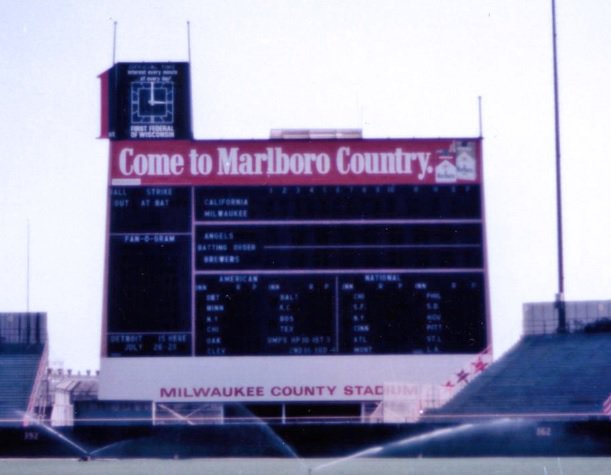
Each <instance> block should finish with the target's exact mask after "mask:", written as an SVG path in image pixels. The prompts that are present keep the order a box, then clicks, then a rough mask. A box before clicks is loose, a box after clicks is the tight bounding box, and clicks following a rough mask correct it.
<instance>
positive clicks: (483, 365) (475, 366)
mask: <svg viewBox="0 0 611 475" xmlns="http://www.w3.org/2000/svg"><path fill="white" fill-rule="evenodd" d="M471 364H472V365H473V369H474V370H475V372H476V373H481V372H482V371H484V370H485V369H486V368H487V367H488V363H484V362H483V361H482V359H481V358H478V359H477V361H476V362H475V363H471Z"/></svg>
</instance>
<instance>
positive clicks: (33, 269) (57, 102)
mask: <svg viewBox="0 0 611 475" xmlns="http://www.w3.org/2000/svg"><path fill="white" fill-rule="evenodd" d="M0 6H1V7H2V11H3V15H2V19H1V20H0V24H1V28H0V64H2V68H1V69H0V90H2V100H1V104H2V108H1V116H0V117H1V123H0V137H1V139H2V140H1V142H0V143H1V145H0V146H1V147H2V150H1V156H0V244H1V245H0V269H1V272H0V311H24V310H27V309H28V308H29V310H31V311H45V312H48V318H49V332H50V338H51V360H52V361H55V362H58V361H63V363H64V366H65V367H71V368H75V369H87V368H91V369H95V368H97V367H98V358H99V341H100V327H101V313H102V290H103V275H102V274H103V262H104V233H105V224H106V185H107V160H108V143H107V142H106V141H105V140H97V139H96V137H97V135H98V133H99V110H100V104H99V99H100V90H99V83H98V79H97V75H98V74H99V73H101V72H102V71H104V70H105V69H107V68H108V67H110V66H111V64H112V45H113V42H112V38H113V22H114V21H117V22H118V30H117V49H116V60H117V61H147V60H161V61H165V60H186V59H187V33H186V32H187V28H186V22H187V21H190V23H191V54H192V57H191V59H192V82H193V85H192V88H193V107H194V129H195V130H194V131H195V137H196V138H200V139H203V138H250V137H254V138H266V137H267V136H268V135H269V129H271V128H296V127H299V128H302V127H311V128H326V127H337V128H345V127H350V128H354V127H356V128H362V129H363V132H364V135H365V136H366V137H439V136H444V137H446V136H449V137H452V136H477V135H478V134H479V126H478V101H477V98H478V96H482V98H483V132H484V138H485V140H484V167H485V176H484V178H485V200H486V214H487V240H488V258H489V271H490V298H491V312H492V321H493V335H494V345H495V353H496V355H497V356H498V355H500V354H501V353H502V352H503V351H505V350H506V349H507V348H508V347H509V346H511V345H512V344H513V343H514V342H515V341H516V340H517V339H518V338H519V336H520V333H521V328H522V304H523V303H524V302H532V301H544V300H552V299H553V298H554V294H555V292H556V288H557V281H556V272H557V270H556V269H557V268H556V221H555V188H554V183H555V176H554V134H553V132H554V122H553V90H552V56H551V38H552V37H551V0H460V1H458V0H394V1H393V0H376V1H375V2H373V1H369V0H362V1H361V0H327V1H323V0H311V1H306V0H291V1H289V0H276V1H274V0H250V1H248V0H222V1H221V0H217V1H212V0H208V1H198V0H193V1H181V0H173V1H172V2H167V1H143V0H141V1H129V2H126V1H123V0H117V1H114V0H113V1H111V0H106V1H91V0H90V1H83V0H73V1H69V0H56V1H43V0H0ZM557 14H558V34H559V43H558V46H559V66H560V107H561V109H560V113H561V130H562V158H563V167H564V168H563V174H564V180H563V185H564V205H565V231H566V233H565V243H566V248H565V259H566V262H565V265H566V269H565V270H566V291H567V299H570V300H585V299H608V298H611V289H610V284H611V250H610V246H609V241H610V239H609V237H610V229H611V226H610V224H611V223H610V221H611V199H610V197H609V192H608V181H609V178H610V177H611V160H609V158H608V157H607V153H609V152H607V151H606V145H605V143H606V142H607V140H608V136H609V131H610V130H611V117H610V114H609V110H611V92H610V88H609V84H610V83H611V60H610V59H609V58H610V57H611V30H610V29H609V25H611V2H608V1H607V0H583V1H580V2H575V1H571V0H557ZM28 223H29V228H30V253H29V255H30V279H29V292H28V291H27V289H28V285H27V282H28V278H27V268H28V266H27V261H28V258H27V256H28V252H27V249H28V246H27V236H28V233H27V229H28Z"/></svg>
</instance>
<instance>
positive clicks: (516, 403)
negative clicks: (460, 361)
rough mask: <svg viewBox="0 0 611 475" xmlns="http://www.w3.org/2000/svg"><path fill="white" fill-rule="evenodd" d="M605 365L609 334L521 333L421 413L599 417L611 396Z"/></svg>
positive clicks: (610, 365)
mask: <svg viewBox="0 0 611 475" xmlns="http://www.w3.org/2000/svg"><path fill="white" fill-rule="evenodd" d="M610 369H611V333H573V334H554V335H537V336H527V337H525V338H523V339H522V340H521V341H520V342H519V343H518V344H517V345H516V346H515V347H513V348H512V349H511V350H510V351H509V352H508V353H507V354H506V355H505V356H503V357H502V358H501V359H499V360H498V361H497V362H496V363H495V364H493V365H492V366H491V367H490V368H489V369H488V370H486V371H485V372H484V373H483V374H481V375H480V376H479V377H478V378H477V379H475V380H474V381H473V382H472V383H470V384H469V385H467V386H466V387H465V388H464V389H463V390H462V391H461V392H459V393H458V394H457V395H456V396H455V397H454V398H453V399H451V400H450V401H449V402H448V403H447V404H446V405H445V406H443V407H442V408H440V409H437V410H434V411H431V412H429V413H428V414H427V416H428V417H430V418H431V419H433V418H434V419H437V420H439V419H440V418H441V419H443V417H444V416H445V417H448V418H456V417H458V418H461V417H464V418H466V417H472V416H475V417H480V416H481V417H498V416H509V415H517V416H533V417H536V416H545V417H546V418H547V419H550V418H552V419H553V418H558V419H567V418H570V419H585V418H592V417H596V416H602V415H603V403H604V402H605V401H606V400H607V398H609V396H610V395H611V377H609V374H610V373H609V371H610ZM427 416H425V417H424V419H427ZM607 417H608V416H607Z"/></svg>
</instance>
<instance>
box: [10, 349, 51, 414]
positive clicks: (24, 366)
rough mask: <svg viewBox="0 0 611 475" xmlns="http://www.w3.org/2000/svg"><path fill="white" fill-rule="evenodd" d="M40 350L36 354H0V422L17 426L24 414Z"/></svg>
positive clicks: (38, 361) (40, 354) (40, 353)
mask: <svg viewBox="0 0 611 475" xmlns="http://www.w3.org/2000/svg"><path fill="white" fill-rule="evenodd" d="M41 356H42V350H41V351H39V352H36V353H30V354H28V353H23V354H18V353H1V352H0V381H1V384H0V422H1V423H2V424H3V425H6V424H10V425H14V424H19V423H20V421H21V419H22V418H23V414H24V413H25V412H26V410H27V407H28V402H29V399H30V394H31V392H32V387H33V386H34V380H35V378H36V372H37V370H38V365H39V363H40V358H41Z"/></svg>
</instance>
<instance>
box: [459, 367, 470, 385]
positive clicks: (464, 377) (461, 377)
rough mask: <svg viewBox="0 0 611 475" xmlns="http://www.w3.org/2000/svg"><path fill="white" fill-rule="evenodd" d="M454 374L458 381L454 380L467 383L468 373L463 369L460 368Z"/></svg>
mask: <svg viewBox="0 0 611 475" xmlns="http://www.w3.org/2000/svg"><path fill="white" fill-rule="evenodd" d="M456 376H457V377H458V381H456V382H457V383H465V384H467V383H468V382H469V373H467V372H466V371H465V370H464V369H461V370H460V373H456Z"/></svg>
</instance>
